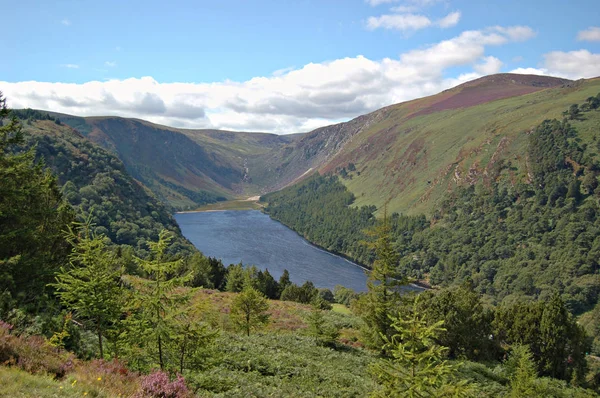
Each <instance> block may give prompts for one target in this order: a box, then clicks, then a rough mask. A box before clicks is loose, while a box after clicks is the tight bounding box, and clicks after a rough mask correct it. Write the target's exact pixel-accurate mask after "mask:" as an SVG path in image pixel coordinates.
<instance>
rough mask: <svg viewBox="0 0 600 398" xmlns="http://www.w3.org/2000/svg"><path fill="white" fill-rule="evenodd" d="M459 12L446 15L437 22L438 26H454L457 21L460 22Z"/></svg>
mask: <svg viewBox="0 0 600 398" xmlns="http://www.w3.org/2000/svg"><path fill="white" fill-rule="evenodd" d="M460 16H461V14H460V11H455V12H451V13H450V14H448V15H446V16H445V17H444V18H442V19H440V20H439V21H438V25H439V26H440V28H450V27H452V26H456V25H457V24H458V21H460Z"/></svg>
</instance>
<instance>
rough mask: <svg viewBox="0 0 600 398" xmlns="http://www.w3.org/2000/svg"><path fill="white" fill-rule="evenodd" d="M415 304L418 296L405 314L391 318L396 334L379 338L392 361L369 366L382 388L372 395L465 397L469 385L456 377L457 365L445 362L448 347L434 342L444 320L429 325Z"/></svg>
mask: <svg viewBox="0 0 600 398" xmlns="http://www.w3.org/2000/svg"><path fill="white" fill-rule="evenodd" d="M417 305H418V297H417V298H416V299H415V303H414V304H413V307H412V310H410V311H409V312H408V313H407V314H404V315H403V316H400V317H392V318H391V321H392V324H391V326H392V328H393V330H394V331H395V333H394V334H393V335H392V336H391V337H390V338H388V337H386V336H382V338H383V340H384V342H385V351H386V352H389V353H390V355H391V359H384V360H380V361H378V362H376V363H375V364H373V365H371V366H370V368H369V370H370V373H371V374H373V375H374V376H375V377H376V378H377V380H378V381H379V383H380V384H381V387H382V388H381V389H380V390H378V391H375V392H374V393H373V394H372V396H373V397H410V398H412V397H461V396H468V394H469V392H470V388H469V386H468V385H467V383H466V382H465V381H463V380H460V379H458V377H457V376H456V372H457V370H458V367H459V365H455V364H450V363H449V362H448V361H446V360H445V359H444V357H445V355H446V351H447V348H446V347H443V346H440V345H437V344H436V343H435V340H436V339H438V338H439V335H440V333H442V332H443V331H444V328H443V327H442V326H443V321H440V322H436V323H434V324H432V325H429V324H428V322H427V321H426V320H425V317H424V316H423V315H421V314H419V313H418V310H417Z"/></svg>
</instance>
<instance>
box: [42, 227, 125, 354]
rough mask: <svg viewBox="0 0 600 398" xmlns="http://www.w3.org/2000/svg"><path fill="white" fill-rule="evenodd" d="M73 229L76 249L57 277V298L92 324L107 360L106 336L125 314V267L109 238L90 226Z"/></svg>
mask: <svg viewBox="0 0 600 398" xmlns="http://www.w3.org/2000/svg"><path fill="white" fill-rule="evenodd" d="M80 226H81V228H80V229H79V230H78V231H74V230H72V229H70V230H69V232H68V234H67V239H68V241H69V242H70V243H71V245H72V246H73V251H72V252H71V255H70V256H69V267H63V268H61V269H60V272H59V273H58V274H57V276H56V283H54V284H52V286H53V287H54V288H56V295H57V296H58V297H59V299H60V301H61V303H62V304H63V305H64V306H66V307H67V308H69V309H70V310H72V311H74V312H75V315H76V316H77V318H79V319H80V320H82V321H84V322H85V323H89V324H90V325H92V327H93V329H94V330H95V331H96V335H97V336H98V349H99V352H100V358H103V357H104V346H103V335H104V334H105V333H106V331H107V330H108V329H109V328H111V327H114V326H116V324H117V323H119V322H120V321H119V318H120V316H121V314H122V305H123V303H122V298H123V289H122V287H121V275H122V272H123V270H122V267H120V266H119V265H118V264H117V263H116V257H115V255H114V254H113V253H112V252H110V251H109V250H108V248H107V246H106V240H105V239H106V238H105V237H103V236H96V235H95V234H94V233H93V232H92V230H91V226H90V225H89V223H86V224H80Z"/></svg>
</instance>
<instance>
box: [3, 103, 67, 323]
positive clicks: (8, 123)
mask: <svg viewBox="0 0 600 398" xmlns="http://www.w3.org/2000/svg"><path fill="white" fill-rule="evenodd" d="M0 121H1V122H2V123H0V292H2V296H3V301H4V300H6V301H7V302H4V303H0V308H2V307H4V308H12V307H14V305H15V304H16V303H14V302H12V299H17V298H18V301H20V302H21V303H23V302H32V301H34V300H35V301H36V302H37V303H36V304H37V305H39V304H40V303H39V300H40V297H43V295H44V292H45V290H46V289H47V286H48V284H50V283H52V282H53V281H54V274H55V272H56V271H57V270H58V269H59V267H60V266H61V265H64V264H65V263H66V260H67V256H68V254H69V251H70V247H69V245H68V243H67V242H66V240H65V239H64V236H63V233H64V230H66V229H67V226H68V225H69V224H70V222H71V221H72V220H73V218H74V217H73V211H72V209H71V207H70V206H69V205H67V204H66V202H65V201H63V198H62V195H61V194H60V189H59V187H58V183H57V180H56V177H55V176H54V175H52V174H51V173H50V172H49V171H47V170H45V168H44V164H43V163H41V162H36V160H35V151H34V150H33V149H31V150H28V151H23V145H24V138H23V132H22V129H21V124H20V123H19V121H18V120H17V118H16V117H15V116H14V115H12V114H11V112H10V110H9V109H8V107H7V105H6V99H5V98H4V97H3V96H2V93H1V92H0ZM2 315H3V314H1V313H0V316H2Z"/></svg>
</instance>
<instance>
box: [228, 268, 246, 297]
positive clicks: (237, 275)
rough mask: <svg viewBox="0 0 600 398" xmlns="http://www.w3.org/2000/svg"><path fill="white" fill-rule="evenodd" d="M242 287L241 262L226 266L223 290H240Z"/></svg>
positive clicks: (242, 270) (235, 291) (242, 272)
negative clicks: (225, 279) (225, 280)
mask: <svg viewBox="0 0 600 398" xmlns="http://www.w3.org/2000/svg"><path fill="white" fill-rule="evenodd" d="M243 287H244V267H243V266H242V264H241V263H240V264H232V265H230V266H229V267H228V268H227V282H226V283H225V290H226V291H228V292H232V293H237V292H241V291H242V289H243Z"/></svg>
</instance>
